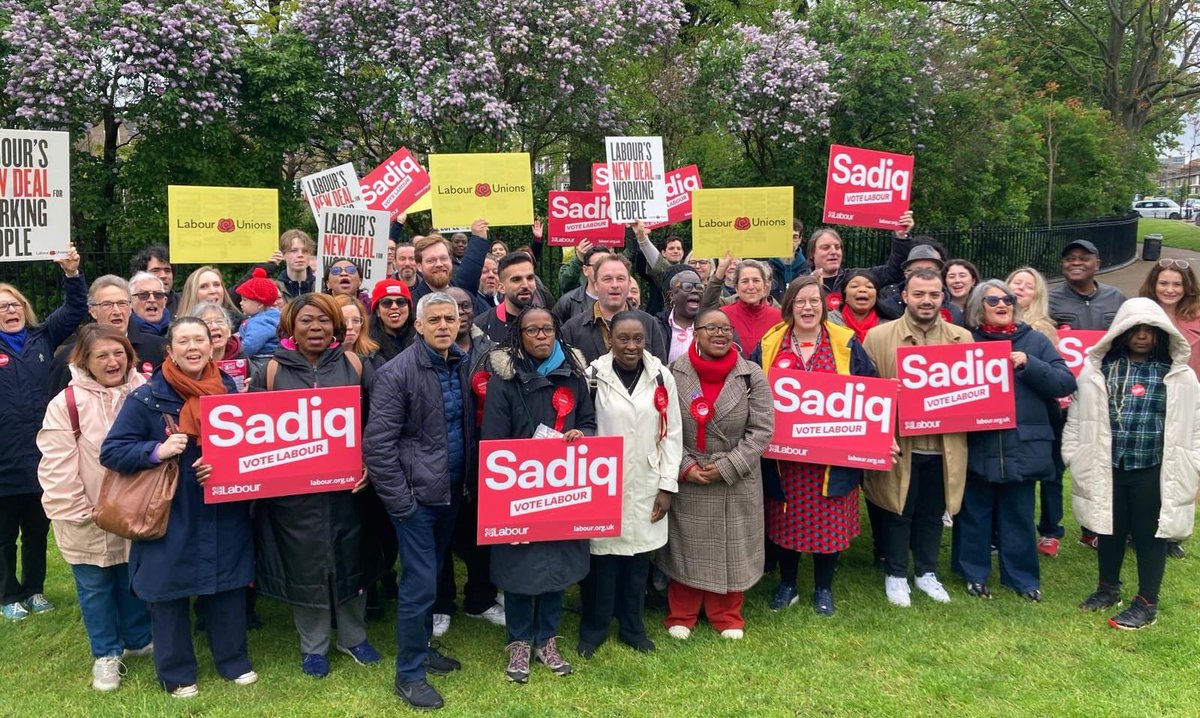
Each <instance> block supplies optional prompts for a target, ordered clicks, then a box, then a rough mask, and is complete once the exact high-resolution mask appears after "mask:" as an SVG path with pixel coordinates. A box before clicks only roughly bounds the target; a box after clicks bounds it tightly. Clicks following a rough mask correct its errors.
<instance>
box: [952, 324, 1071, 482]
mask: <svg viewBox="0 0 1200 718" xmlns="http://www.w3.org/2000/svg"><path fill="white" fill-rule="evenodd" d="M972 334H973V335H974V337H975V341H978V342H984V341H1002V340H1005V339H1007V340H1009V341H1011V342H1012V345H1013V351H1015V352H1025V356H1026V362H1025V366H1023V367H1021V368H1020V369H1017V370H1016V372H1015V373H1014V375H1013V376H1014V379H1015V380H1016V383H1015V386H1014V389H1015V392H1016V399H1017V426H1016V428H1013V429H1004V430H1002V431H973V432H971V433H969V434H968V435H967V449H968V451H967V473H968V475H969V476H970V477H971V478H973V479H977V480H979V479H981V480H984V481H991V482H1005V481H1030V480H1033V479H1053V478H1055V477H1057V476H1058V472H1057V471H1055V468H1054V457H1053V445H1054V429H1053V426H1052V424H1051V421H1052V413H1053V412H1055V411H1058V404H1057V403H1056V402H1055V400H1056V399H1057V398H1058V397H1060V396H1067V395H1068V394H1071V393H1072V392H1074V391H1075V377H1073V376H1071V370H1070V369H1068V368H1067V363H1066V362H1064V361H1063V358H1062V357H1061V356H1059V354H1058V350H1057V349H1055V348H1054V345H1053V344H1051V343H1050V340H1049V339H1047V338H1046V337H1045V336H1044V335H1043V334H1042V333H1041V332H1038V331H1034V330H1033V328H1032V327H1030V326H1029V325H1028V324H1021V325H1020V326H1018V327H1017V332H1016V334H1012V335H1007V334H1005V335H993V334H985V333H984V332H982V331H980V330H979V329H975V330H974V331H973V332H972Z"/></svg>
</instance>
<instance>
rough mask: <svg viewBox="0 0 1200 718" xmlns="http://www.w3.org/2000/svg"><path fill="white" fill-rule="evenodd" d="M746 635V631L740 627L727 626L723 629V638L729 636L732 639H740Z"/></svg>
mask: <svg viewBox="0 0 1200 718" xmlns="http://www.w3.org/2000/svg"><path fill="white" fill-rule="evenodd" d="M744 635H746V633H745V631H743V630H742V629H740V628H726V629H725V630H724V631H721V638H728V639H729V640H731V641H740V640H742V636H744Z"/></svg>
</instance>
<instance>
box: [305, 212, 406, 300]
mask: <svg viewBox="0 0 1200 718" xmlns="http://www.w3.org/2000/svg"><path fill="white" fill-rule="evenodd" d="M317 229H318V230H319V231H318V233H317V271H316V275H317V291H318V292H320V291H322V290H323V289H324V287H322V286H321V283H322V281H323V280H324V278H325V277H327V276H329V268H330V267H331V266H333V265H334V264H335V263H336V262H339V261H341V260H346V261H349V262H351V263H352V264H353V265H354V269H355V271H356V272H357V273H358V276H359V278H360V279H361V282H360V284H359V288H360V289H362V290H366V291H368V292H369V291H371V288H372V287H374V286H375V283H376V282H379V281H382V280H384V279H386V278H387V240H388V232H389V231H390V229H391V216H390V215H388V213H387V212H382V211H379V210H373V209H343V208H337V207H325V208H323V209H322V210H321V216H320V218H319V219H318V220H317Z"/></svg>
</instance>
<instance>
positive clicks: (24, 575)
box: [0, 493, 50, 606]
mask: <svg viewBox="0 0 1200 718" xmlns="http://www.w3.org/2000/svg"><path fill="white" fill-rule="evenodd" d="M49 531H50V520H49V519H47V518H46V512H45V511H44V510H43V509H42V495H41V494H40V493H36V494H16V495H13V496H0V605H5V606H6V605H8V604H10V603H16V602H17V601H24V600H25V599H27V598H29V597H30V596H32V595H33V594H35V593H42V592H43V591H44V589H45V584H46V535H47V534H48V533H49ZM18 536H20V539H21V576H20V578H18V577H17V537H18Z"/></svg>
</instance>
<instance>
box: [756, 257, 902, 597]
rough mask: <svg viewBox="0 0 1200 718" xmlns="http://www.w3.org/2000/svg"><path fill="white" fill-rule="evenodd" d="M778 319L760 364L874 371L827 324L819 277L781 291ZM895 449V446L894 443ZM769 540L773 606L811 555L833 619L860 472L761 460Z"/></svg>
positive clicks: (845, 335)
mask: <svg viewBox="0 0 1200 718" xmlns="http://www.w3.org/2000/svg"><path fill="white" fill-rule="evenodd" d="M783 306H784V308H785V313H784V318H783V321H782V322H781V323H780V324H778V325H777V326H775V327H772V328H771V330H770V331H768V332H767V334H766V336H764V337H763V340H762V345H761V346H760V347H759V357H758V358H760V359H761V363H762V366H763V367H764V368H765V369H766V370H767V371H768V372H770V370H771V369H774V368H778V369H790V370H792V371H810V372H829V373H837V374H853V375H857V376H877V375H878V374H877V372H876V371H875V365H874V364H872V363H871V360H870V359H869V358H868V357H867V353H866V351H865V350H864V349H863V348H862V345H861V344H860V343H859V341H858V339H857V338H855V336H854V333H853V332H852V331H850V330H849V329H846V328H845V327H840V326H838V325H836V324H834V323H833V322H831V321H828V317H827V314H826V312H827V310H826V308H825V298H824V296H823V291H822V289H821V282H820V280H819V279H817V278H816V277H812V276H809V277H800V278H798V279H796V280H794V281H793V282H792V283H791V284H790V285H788V289H787V292H785V293H784V295H783ZM893 451H895V448H893ZM764 464H765V466H766V468H765V469H764V478H765V481H764V485H765V487H766V492H767V507H766V512H767V537H768V538H769V539H770V540H771V542H772V543H773V544H774V545H775V546H777V547H778V548H779V549H780V551H779V552H778V558H779V587H778V588H777V589H776V590H775V596H774V598H772V599H771V603H770V607H771V610H772V611H778V610H780V609H783V608H787V607H788V606H791V605H792V604H794V603H796V602H797V601H798V600H800V597H799V594H798V592H797V590H796V574H797V571H798V569H799V564H800V554H801V553H811V554H812V556H813V610H815V611H816V612H817V613H818V614H819V615H822V616H832V615H833V613H834V603H833V574H834V571H836V570H837V564H838V557H839V556H840V555H841V552H842V551H845V550H846V549H847V548H849V547H850V541H851V539H853V538H854V537H855V536H857V535H858V486H859V484H860V483H861V482H862V471H861V470H860V469H849V468H845V467H840V466H822V465H818V464H809V463H805V462H798V461H767V462H764Z"/></svg>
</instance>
